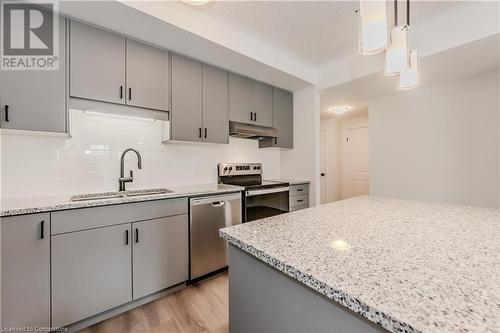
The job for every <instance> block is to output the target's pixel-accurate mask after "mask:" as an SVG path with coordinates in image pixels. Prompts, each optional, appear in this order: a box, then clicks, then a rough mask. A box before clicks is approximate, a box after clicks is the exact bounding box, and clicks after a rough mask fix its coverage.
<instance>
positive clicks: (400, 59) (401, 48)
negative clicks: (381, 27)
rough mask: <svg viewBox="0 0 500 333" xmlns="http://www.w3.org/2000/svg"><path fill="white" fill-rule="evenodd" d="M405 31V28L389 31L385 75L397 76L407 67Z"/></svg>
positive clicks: (395, 28)
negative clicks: (389, 39)
mask: <svg viewBox="0 0 500 333" xmlns="http://www.w3.org/2000/svg"><path fill="white" fill-rule="evenodd" d="M407 31H408V29H406V28H405V27H394V28H392V29H391V41H390V44H389V46H388V47H387V51H386V53H385V69H384V74H385V75H388V76H393V75H398V74H399V72H401V70H402V69H404V68H405V67H407V66H408V49H407V46H406V45H407V43H406V40H407V39H406V35H407Z"/></svg>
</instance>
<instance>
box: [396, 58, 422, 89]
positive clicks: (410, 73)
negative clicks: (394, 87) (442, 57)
mask: <svg viewBox="0 0 500 333" xmlns="http://www.w3.org/2000/svg"><path fill="white" fill-rule="evenodd" d="M408 59H409V64H408V66H407V67H405V68H403V69H402V70H401V72H400V73H399V80H398V89H399V90H408V89H411V88H415V87H417V86H418V53H417V50H410V52H409V55H408Z"/></svg>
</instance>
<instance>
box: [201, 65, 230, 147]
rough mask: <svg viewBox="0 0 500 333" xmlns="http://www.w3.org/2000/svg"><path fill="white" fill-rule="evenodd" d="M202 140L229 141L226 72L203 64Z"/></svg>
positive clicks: (213, 141)
mask: <svg viewBox="0 0 500 333" xmlns="http://www.w3.org/2000/svg"><path fill="white" fill-rule="evenodd" d="M203 127H204V130H203V141H205V142H212V143H229V86H228V73H227V72H226V71H223V70H221V69H218V68H215V67H212V66H208V65H203Z"/></svg>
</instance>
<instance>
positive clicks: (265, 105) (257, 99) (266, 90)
mask: <svg viewBox="0 0 500 333" xmlns="http://www.w3.org/2000/svg"><path fill="white" fill-rule="evenodd" d="M252 97H253V98H252V100H253V112H254V115H253V118H254V119H253V120H254V121H253V123H254V124H256V125H261V126H268V127H271V126H273V87H271V86H270V85H268V84H265V83H262V82H258V81H253V85H252Z"/></svg>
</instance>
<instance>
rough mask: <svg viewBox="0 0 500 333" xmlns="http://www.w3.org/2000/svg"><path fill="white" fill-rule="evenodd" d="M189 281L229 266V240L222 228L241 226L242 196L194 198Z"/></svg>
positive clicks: (192, 204) (191, 219) (191, 200)
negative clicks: (223, 237)
mask: <svg viewBox="0 0 500 333" xmlns="http://www.w3.org/2000/svg"><path fill="white" fill-rule="evenodd" d="M189 206H190V210H191V214H190V220H189V225H190V236H189V237H190V256H191V258H190V259H191V260H190V279H191V280H193V279H196V278H198V277H200V276H203V275H205V274H208V273H211V272H214V271H216V270H218V269H220V268H223V267H226V266H227V241H225V240H224V239H222V238H220V237H219V229H221V228H224V227H228V226H231V225H235V224H240V223H241V193H231V194H227V195H217V196H209V197H200V198H191V199H190V200H189Z"/></svg>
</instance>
